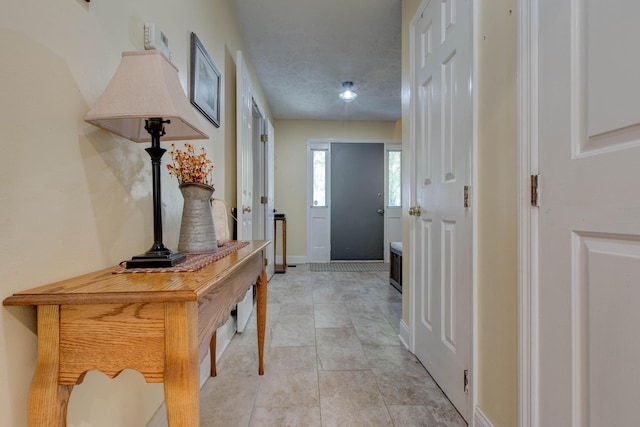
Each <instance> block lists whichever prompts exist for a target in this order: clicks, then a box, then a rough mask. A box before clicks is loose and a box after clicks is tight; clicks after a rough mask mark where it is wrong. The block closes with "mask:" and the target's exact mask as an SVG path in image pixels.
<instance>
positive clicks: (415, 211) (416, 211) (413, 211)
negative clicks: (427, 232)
mask: <svg viewBox="0 0 640 427" xmlns="http://www.w3.org/2000/svg"><path fill="white" fill-rule="evenodd" d="M409 215H412V216H420V215H422V208H421V207H420V205H418V206H412V207H410V208H409Z"/></svg>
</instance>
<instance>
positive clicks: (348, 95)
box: [340, 82, 358, 102]
mask: <svg viewBox="0 0 640 427" xmlns="http://www.w3.org/2000/svg"><path fill="white" fill-rule="evenodd" d="M342 87H343V88H344V90H343V91H342V92H340V99H342V100H343V101H344V102H351V101H353V100H354V99H356V97H357V96H358V94H357V93H356V91H354V90H353V82H344V83H342Z"/></svg>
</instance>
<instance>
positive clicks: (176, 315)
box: [164, 301, 200, 427]
mask: <svg viewBox="0 0 640 427" xmlns="http://www.w3.org/2000/svg"><path fill="white" fill-rule="evenodd" d="M165 337H166V338H165V366H164V371H165V372H164V399H165V405H166V407H167V420H168V422H169V426H170V427H198V426H199V425H200V397H199V387H198V377H199V366H198V303H197V302H195V301H190V302H168V303H165Z"/></svg>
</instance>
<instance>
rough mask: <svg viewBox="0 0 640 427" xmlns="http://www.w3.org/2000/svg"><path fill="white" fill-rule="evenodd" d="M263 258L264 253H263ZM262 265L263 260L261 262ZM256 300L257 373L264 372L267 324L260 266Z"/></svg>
mask: <svg viewBox="0 0 640 427" xmlns="http://www.w3.org/2000/svg"><path fill="white" fill-rule="evenodd" d="M263 258H264V255H263ZM262 265H264V260H263V262H262ZM257 288H258V289H257V291H258V298H257V299H258V301H257V302H256V310H257V323H258V375H263V374H264V336H265V328H266V324H267V271H266V270H265V268H264V267H262V274H261V275H260V277H259V278H258V283H257Z"/></svg>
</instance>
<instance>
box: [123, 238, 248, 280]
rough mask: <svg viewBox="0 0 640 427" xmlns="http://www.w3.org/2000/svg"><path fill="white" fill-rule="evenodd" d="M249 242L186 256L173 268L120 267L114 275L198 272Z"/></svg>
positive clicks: (231, 244)
mask: <svg viewBox="0 0 640 427" xmlns="http://www.w3.org/2000/svg"><path fill="white" fill-rule="evenodd" d="M248 244H249V242H242V241H240V242H229V243H227V244H226V245H224V246H219V247H218V250H217V251H216V252H205V253H201V254H186V255H187V259H186V261H184V262H181V263H180V264H178V265H175V266H173V267H164V268H128V269H127V268H124V267H118V268H116V269H115V270H113V273H114V274H120V273H176V272H178V273H179V272H193V271H198V270H199V269H201V268H202V267H204V266H205V265H207V264H211V263H212V262H214V261H217V260H219V259H220V258H223V257H225V256H227V255H229V254H232V253H234V252H236V251H237V250H239V249H240V248H243V247H245V246H247V245H248Z"/></svg>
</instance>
